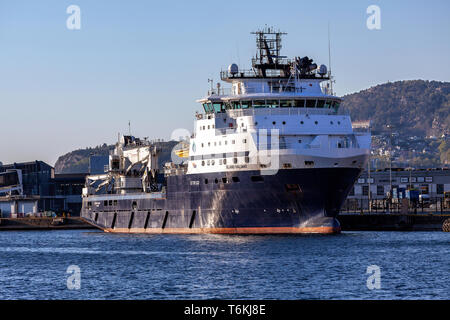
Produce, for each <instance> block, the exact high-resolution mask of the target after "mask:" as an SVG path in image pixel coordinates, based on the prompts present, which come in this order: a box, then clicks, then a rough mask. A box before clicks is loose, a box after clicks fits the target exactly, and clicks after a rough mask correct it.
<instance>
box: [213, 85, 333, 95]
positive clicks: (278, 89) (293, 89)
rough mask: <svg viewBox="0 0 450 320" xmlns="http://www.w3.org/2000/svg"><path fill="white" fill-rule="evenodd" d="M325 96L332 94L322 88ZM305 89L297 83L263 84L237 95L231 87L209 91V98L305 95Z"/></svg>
mask: <svg viewBox="0 0 450 320" xmlns="http://www.w3.org/2000/svg"><path fill="white" fill-rule="evenodd" d="M321 90H322V93H323V94H329V93H330V92H328V91H327V88H321ZM303 92H304V88H302V87H301V86H296V85H295V83H288V84H286V83H283V84H276V85H274V84H271V85H266V84H265V83H261V87H242V89H241V91H240V92H239V93H236V92H235V91H234V90H232V88H231V87H228V88H222V87H220V88H216V89H213V90H208V96H211V95H218V96H223V98H226V97H239V96H242V95H244V94H258V93H260V94H267V93H271V94H283V93H285V94H292V93H303Z"/></svg>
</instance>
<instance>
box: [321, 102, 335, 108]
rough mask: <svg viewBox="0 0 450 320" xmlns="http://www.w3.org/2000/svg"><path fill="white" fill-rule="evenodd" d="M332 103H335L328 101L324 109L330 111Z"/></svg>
mask: <svg viewBox="0 0 450 320" xmlns="http://www.w3.org/2000/svg"><path fill="white" fill-rule="evenodd" d="M332 103H333V101H331V100H326V101H325V104H324V106H323V107H324V108H325V109H330V108H331V105H332Z"/></svg>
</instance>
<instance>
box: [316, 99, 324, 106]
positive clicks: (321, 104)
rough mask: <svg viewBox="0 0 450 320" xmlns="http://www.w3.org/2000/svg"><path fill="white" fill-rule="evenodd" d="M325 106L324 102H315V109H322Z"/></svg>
mask: <svg viewBox="0 0 450 320" xmlns="http://www.w3.org/2000/svg"><path fill="white" fill-rule="evenodd" d="M324 105H325V100H317V108H323V107H324Z"/></svg>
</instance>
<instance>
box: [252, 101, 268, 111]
mask: <svg viewBox="0 0 450 320" xmlns="http://www.w3.org/2000/svg"><path fill="white" fill-rule="evenodd" d="M253 107H254V108H255V109H258V108H265V107H266V102H265V101H264V100H255V101H253Z"/></svg>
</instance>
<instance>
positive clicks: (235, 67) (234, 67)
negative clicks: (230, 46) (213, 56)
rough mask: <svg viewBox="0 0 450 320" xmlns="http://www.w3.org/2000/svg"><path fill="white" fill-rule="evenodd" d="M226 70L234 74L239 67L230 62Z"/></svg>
mask: <svg viewBox="0 0 450 320" xmlns="http://www.w3.org/2000/svg"><path fill="white" fill-rule="evenodd" d="M228 72H229V73H230V74H232V75H235V74H237V73H238V72H239V67H238V66H237V64H236V63H232V64H230V65H229V66H228Z"/></svg>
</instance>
